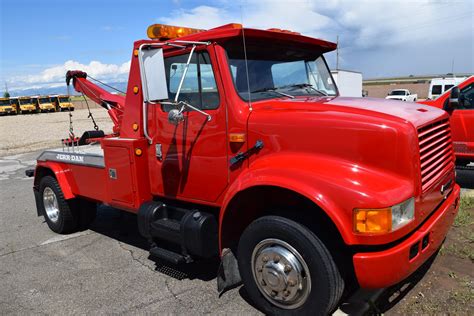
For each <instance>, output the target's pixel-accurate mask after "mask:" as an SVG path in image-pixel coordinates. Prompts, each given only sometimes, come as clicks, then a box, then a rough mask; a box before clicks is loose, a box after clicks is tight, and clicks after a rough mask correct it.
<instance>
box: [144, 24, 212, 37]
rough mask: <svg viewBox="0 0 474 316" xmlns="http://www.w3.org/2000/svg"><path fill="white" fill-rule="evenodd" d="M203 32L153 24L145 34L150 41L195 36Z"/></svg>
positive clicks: (188, 28)
mask: <svg viewBox="0 0 474 316" xmlns="http://www.w3.org/2000/svg"><path fill="white" fill-rule="evenodd" d="M203 31H205V30H200V29H193V28H190V27H181V26H173V25H165V24H153V25H150V26H149V27H148V29H147V31H146V33H147V35H148V37H149V38H151V39H159V40H167V39H172V38H178V37H182V36H186V35H191V34H196V33H199V32H203Z"/></svg>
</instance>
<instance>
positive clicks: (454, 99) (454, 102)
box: [449, 87, 460, 110]
mask: <svg viewBox="0 0 474 316" xmlns="http://www.w3.org/2000/svg"><path fill="white" fill-rule="evenodd" d="M459 95H460V91H459V87H453V88H451V93H450V94H449V107H450V108H451V109H452V110H454V109H456V108H458V107H459Z"/></svg>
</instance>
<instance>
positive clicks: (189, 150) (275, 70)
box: [34, 24, 460, 314]
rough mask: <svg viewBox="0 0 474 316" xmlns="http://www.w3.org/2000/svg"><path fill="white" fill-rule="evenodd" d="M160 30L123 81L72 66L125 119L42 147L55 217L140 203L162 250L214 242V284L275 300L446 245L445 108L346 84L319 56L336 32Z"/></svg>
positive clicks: (193, 252)
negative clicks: (117, 89) (111, 86)
mask: <svg viewBox="0 0 474 316" xmlns="http://www.w3.org/2000/svg"><path fill="white" fill-rule="evenodd" d="M147 32H148V36H149V37H150V39H149V40H139V41H136V42H135V43H134V45H133V50H132V55H131V67H130V75H129V80H128V89H127V93H126V95H125V96H120V95H113V94H111V93H109V92H107V91H105V90H104V89H102V88H100V87H98V86H97V85H96V84H94V83H92V82H91V81H89V80H88V79H87V74H86V73H84V72H81V71H69V72H68V73H67V75H66V81H67V82H68V83H69V82H70V81H72V84H73V85H74V88H75V89H76V90H77V91H79V92H83V93H84V94H86V95H87V96H89V98H91V99H93V100H94V101H95V102H97V103H98V104H100V105H102V106H103V107H104V108H105V109H106V110H107V111H108V113H109V114H110V117H111V119H112V121H113V123H114V128H113V133H112V134H110V135H104V133H103V132H100V131H94V132H87V133H85V134H84V135H83V136H82V137H81V139H80V140H79V141H78V142H77V143H75V142H73V143H72V145H74V146H68V147H65V148H64V149H57V150H46V151H45V152H43V153H42V154H41V155H40V156H39V157H38V159H37V166H36V169H35V172H34V177H35V178H34V193H35V197H36V203H37V211H38V216H44V218H45V220H46V222H47V224H48V226H49V227H50V228H51V229H52V230H53V231H55V232H57V233H71V232H74V231H77V230H79V229H83V228H86V227H87V226H88V225H89V224H90V223H91V221H93V219H94V216H95V213H96V205H97V204H106V205H110V206H112V207H115V208H118V209H121V210H124V211H127V212H131V213H136V214H137V222H138V226H139V231H140V233H141V235H143V236H144V237H145V238H147V239H148V240H149V241H150V243H151V247H150V253H151V255H152V256H154V257H156V258H158V259H162V260H167V261H170V262H172V263H174V264H185V263H189V262H192V261H193V260H200V259H202V258H212V257H217V256H219V257H220V259H221V265H220V268H219V271H218V277H217V283H218V289H219V291H223V290H225V289H226V288H229V287H231V286H235V285H237V284H239V283H240V282H243V284H244V286H245V288H246V291H247V293H248V295H249V297H250V298H251V300H252V301H253V302H254V304H255V306H257V307H258V308H259V309H260V310H262V311H263V312H265V313H268V314H279V313H288V314H327V313H329V312H331V311H333V310H334V309H335V308H337V306H338V303H339V301H340V299H341V297H342V296H343V293H347V292H348V291H349V290H350V289H351V288H354V286H360V287H362V288H383V287H387V286H390V285H393V284H396V283H398V282H399V281H401V280H403V279H404V278H406V277H408V276H409V275H410V274H412V273H413V272H414V271H415V270H417V269H418V268H419V267H420V266H421V265H422V264H423V263H424V262H425V261H426V260H427V259H428V258H430V257H431V256H433V255H434V254H435V253H436V252H437V250H438V249H439V248H440V246H441V244H442V243H443V240H444V238H445V236H446V234H447V232H448V230H449V228H450V226H451V224H452V222H453V220H454V217H455V216H456V213H457V210H458V206H459V194H460V189H459V186H458V185H457V184H456V183H455V164H454V154H453V149H452V144H451V132H450V129H449V116H448V114H447V113H446V112H445V111H442V110H440V109H437V108H434V107H432V106H425V105H421V104H407V103H406V102H399V103H398V104H397V103H396V102H395V101H385V100H381V99H371V98H343V97H338V90H337V87H336V85H335V84H334V81H333V79H332V76H331V73H330V71H329V68H328V66H327V64H326V61H325V58H324V56H323V55H324V53H327V52H330V51H333V50H334V49H335V48H336V44H334V43H332V42H328V41H324V40H321V39H316V38H310V37H306V36H303V35H301V34H299V33H295V32H291V31H286V30H279V29H269V30H258V29H250V28H243V27H242V26H241V25H239V24H229V25H224V26H221V27H217V28H214V29H211V30H196V29H189V28H181V27H172V26H165V25H157V24H155V25H152V26H150V27H149V28H148V31H147ZM76 145H77V146H76Z"/></svg>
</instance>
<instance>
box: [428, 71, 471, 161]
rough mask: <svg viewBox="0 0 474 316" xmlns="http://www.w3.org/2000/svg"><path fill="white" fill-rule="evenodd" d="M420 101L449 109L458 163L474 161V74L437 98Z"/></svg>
mask: <svg viewBox="0 0 474 316" xmlns="http://www.w3.org/2000/svg"><path fill="white" fill-rule="evenodd" d="M419 103H422V104H427V105H431V106H435V107H437V108H440V109H445V110H446V111H448V113H449V114H450V122H451V133H452V138H453V145H454V153H455V155H456V164H457V165H458V166H460V167H465V166H466V165H467V164H469V163H471V162H474V76H471V77H469V78H467V79H466V80H464V81H463V82H461V83H460V84H459V85H457V86H455V87H453V88H451V89H450V90H448V91H446V92H445V93H443V94H442V95H441V96H440V97H438V98H437V99H436V100H427V101H421V102H419Z"/></svg>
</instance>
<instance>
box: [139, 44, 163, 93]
mask: <svg viewBox="0 0 474 316" xmlns="http://www.w3.org/2000/svg"><path fill="white" fill-rule="evenodd" d="M139 63H140V77H141V81H142V91H143V100H144V101H145V102H150V101H159V100H167V99H168V87H167V84H166V72H165V61H164V57H163V49H162V48H155V47H146V48H144V47H140V49H139Z"/></svg>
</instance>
